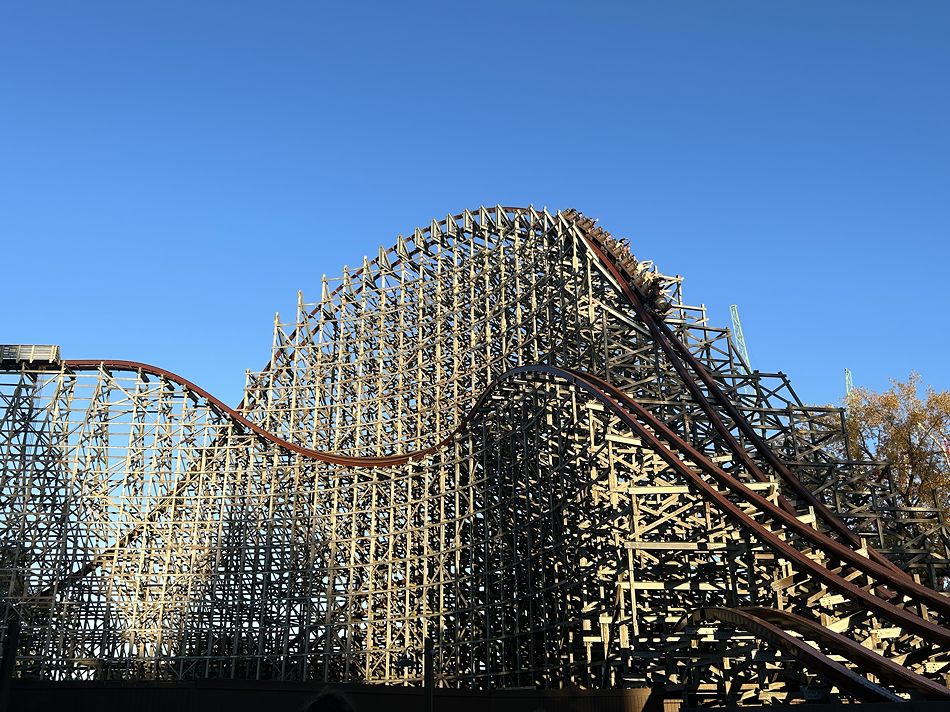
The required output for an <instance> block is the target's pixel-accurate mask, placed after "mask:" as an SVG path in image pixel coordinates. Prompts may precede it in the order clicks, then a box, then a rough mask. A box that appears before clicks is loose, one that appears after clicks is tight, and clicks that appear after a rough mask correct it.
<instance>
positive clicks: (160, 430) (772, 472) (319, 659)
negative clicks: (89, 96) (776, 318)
mask: <svg viewBox="0 0 950 712" xmlns="http://www.w3.org/2000/svg"><path fill="white" fill-rule="evenodd" d="M4 363H5V365H4V366H3V368H5V370H4V371H3V372H2V373H0V399H2V400H0V476H2V479H0V497H2V503H0V535H2V541H0V546H2V549H0V557H2V558H0V586H2V590H3V593H4V594H5V600H6V604H5V609H4V610H5V620H8V621H9V620H13V619H14V618H15V619H16V620H17V621H19V627H20V629H21V634H20V644H19V650H18V660H17V674H19V675H21V676H26V677H40V678H46V679H51V680H69V679H144V678H159V679H194V678H235V677H239V678H257V679H261V678H263V679H282V680H326V681H366V682H378V683H390V684H416V683H418V682H420V680H421V675H422V673H421V670H420V667H419V665H418V664H417V663H418V661H419V657H420V651H421V650H422V648H423V640H424V639H425V638H427V637H428V638H431V639H432V640H433V641H434V656H435V658H434V665H433V667H434V672H435V677H436V680H437V681H438V684H440V685H444V686H457V687H472V688H488V687H518V686H526V685H529V686H556V687H560V686H579V687H586V688H597V687H612V686H635V685H644V684H647V685H655V686H656V685H659V686H667V687H669V686H679V687H681V688H682V689H683V690H685V691H686V693H687V694H689V695H691V699H692V700H693V701H694V702H695V703H700V704H716V703H734V702H744V703H750V702H763V701H769V700H786V699H787V700H794V699H805V698H809V697H815V696H816V695H817V696H822V695H830V696H836V697H838V698H840V699H846V700H862V699H872V700H873V699H898V698H907V697H943V696H947V695H950V691H948V690H947V689H946V688H945V687H943V685H944V684H946V682H947V673H948V672H950V667H948V664H950V659H948V656H947V650H948V646H950V632H948V631H947V629H946V628H944V627H943V626H944V624H945V623H946V622H947V618H948V617H950V600H948V599H946V598H945V597H944V596H943V595H942V594H939V593H937V592H935V591H934V590H932V589H931V588H928V587H926V586H924V585H921V583H920V581H921V579H923V581H924V582H925V583H928V584H931V585H934V584H938V583H939V582H940V581H942V577H943V576H944V575H945V574H946V566H947V563H948V559H950V555H948V551H947V546H946V542H947V541H948V537H947V531H946V530H945V528H944V526H943V522H942V521H941V520H940V518H939V516H938V514H937V512H936V511H933V510H922V509H921V510H906V509H902V508H901V507H899V506H898V505H897V503H896V502H897V500H896V497H895V494H894V489H893V487H892V485H891V482H890V481H889V479H888V474H887V470H886V468H885V467H883V466H882V465H881V464H879V463H869V462H859V461H855V460H852V459H851V458H850V456H849V452H848V445H847V443H846V441H845V439H844V435H843V432H844V429H843V427H842V424H843V423H842V417H843V415H842V413H841V412H840V411H838V410H836V409H830V408H814V407H809V406H805V405H804V404H802V403H801V401H800V400H799V399H798V398H797V397H796V395H795V394H794V391H793V390H792V388H791V386H790V384H789V383H788V380H787V379H786V378H785V376H784V375H783V374H765V373H759V372H749V370H748V369H747V368H746V367H745V365H744V364H743V362H742V360H741V359H740V358H739V357H738V355H737V353H736V350H735V348H734V346H733V344H732V342H731V340H730V336H729V332H728V331H727V330H726V329H720V328H715V327H712V326H710V325H709V324H708V323H707V321H706V315H705V310H704V308H703V307H696V306H690V305H688V304H686V303H685V302H684V300H683V295H682V291H681V280H680V278H678V277H667V276H664V275H662V274H660V273H658V272H657V271H656V270H655V269H654V268H653V267H652V265H651V264H650V263H648V262H640V261H638V260H636V259H635V258H634V257H633V255H632V254H630V252H629V249H628V247H627V246H626V244H625V243H624V242H623V241H617V240H614V239H613V238H612V237H611V236H610V235H608V234H607V233H606V232H604V231H603V230H601V229H600V228H598V227H596V226H595V224H594V222H593V221H592V220H590V219H588V218H586V217H584V216H583V215H581V214H579V213H577V212H575V211H572V210H568V211H563V212H560V213H557V214H553V215H552V214H550V213H548V212H547V211H536V210H534V209H531V208H527V209H521V208H502V207H500V206H499V207H496V208H482V209H480V210H478V211H476V212H465V213H462V214H461V215H457V216H450V217H448V218H446V219H445V220H444V221H442V222H435V221H433V223H432V224H431V225H430V226H429V228H427V229H424V230H422V229H419V230H416V231H415V232H414V233H413V235H412V236H410V237H407V238H403V237H400V238H398V240H397V242H396V245H395V246H394V247H393V248H391V249H389V250H382V249H381V250H380V251H379V254H378V256H377V257H376V258H375V259H374V260H368V259H364V262H363V265H362V266H361V267H360V268H358V269H354V270H348V269H346V268H344V271H343V276H342V278H340V279H336V280H327V279H324V280H323V285H322V295H321V298H320V300H319V301H318V302H316V303H307V302H305V301H304V300H303V298H302V297H301V298H300V300H299V307H298V310H297V314H296V317H295V319H294V320H293V321H292V322H291V323H289V324H285V323H281V322H280V321H279V320H278V321H277V323H276V325H275V329H274V337H273V354H272V358H271V362H270V363H269V364H268V365H267V367H266V368H264V369H263V370H262V371H260V372H256V373H249V374H248V376H247V383H246V389H245V398H244V401H243V402H242V404H241V405H240V406H239V407H238V408H236V409H232V408H230V407H228V406H226V405H225V404H223V403H221V402H220V401H217V400H216V399H215V398H214V397H213V396H211V395H210V394H208V393H206V392H205V391H203V390H202V389H201V388H199V387H198V386H196V385H195V384H192V383H190V382H188V381H186V380H185V379H183V378H181V377H179V376H176V375H175V374H171V373H169V372H167V371H164V370H162V369H160V368H156V367H152V366H147V365H145V364H139V363H132V362H119V361H68V360H67V361H60V360H53V361H51V362H49V363H43V364H41V363H38V362H36V361H31V360H20V361H16V360H8V361H5V362H4ZM908 572H909V573H908Z"/></svg>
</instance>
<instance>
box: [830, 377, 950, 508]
mask: <svg viewBox="0 0 950 712" xmlns="http://www.w3.org/2000/svg"><path fill="white" fill-rule="evenodd" d="M891 384H892V385H891V387H890V388H889V389H888V390H886V391H884V392H883V393H874V392H873V391H870V390H868V389H865V388H855V389H854V390H852V391H851V393H850V394H849V396H848V398H847V403H846V405H847V408H848V415H847V425H848V437H849V440H850V442H851V443H852V445H853V446H855V447H856V448H858V449H859V450H861V451H863V454H864V455H866V456H867V457H868V458H870V459H873V460H882V461H885V462H888V463H889V464H890V465H891V469H892V471H893V473H894V479H895V483H896V485H897V487H898V491H899V492H898V494H899V496H900V497H901V499H902V500H903V501H902V502H901V504H902V505H904V506H909V507H917V506H934V505H936V506H937V507H939V508H940V509H942V510H943V512H944V514H945V515H950V391H936V390H934V389H933V388H932V387H928V388H927V389H926V390H925V392H924V394H923V396H922V395H921V387H920V376H919V375H918V374H917V373H911V374H910V376H909V377H908V378H907V380H906V381H897V380H892V381H891Z"/></svg>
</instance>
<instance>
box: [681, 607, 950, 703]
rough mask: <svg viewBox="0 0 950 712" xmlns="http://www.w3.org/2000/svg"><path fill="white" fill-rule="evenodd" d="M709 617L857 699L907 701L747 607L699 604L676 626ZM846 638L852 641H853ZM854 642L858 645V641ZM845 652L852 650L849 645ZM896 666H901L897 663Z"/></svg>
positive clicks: (944, 696) (940, 695)
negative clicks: (786, 656) (778, 650)
mask: <svg viewBox="0 0 950 712" xmlns="http://www.w3.org/2000/svg"><path fill="white" fill-rule="evenodd" d="M711 621H717V622H720V623H726V624H728V625H731V626H735V627H736V628H742V629H744V630H746V631H748V632H749V633H752V634H754V635H755V637H756V639H757V640H762V641H765V642H767V643H771V644H773V645H775V646H776V647H778V648H781V649H782V650H784V651H786V652H788V653H791V654H792V656H793V657H794V658H795V659H796V660H798V662H800V663H801V664H802V665H804V666H805V667H806V668H808V669H810V670H812V671H813V672H816V673H820V674H821V675H822V676H823V677H824V678H825V679H827V680H829V681H831V682H834V683H836V684H837V685H838V686H839V687H840V688H841V689H842V690H846V691H847V692H850V693H851V694H853V695H854V696H855V697H857V698H858V699H860V700H863V701H865V702H905V701H906V700H904V699H903V698H901V697H898V696H897V695H895V694H894V693H893V692H890V691H889V690H885V689H884V688H883V687H881V686H880V685H875V684H874V683H873V682H871V681H870V680H868V679H867V678H865V677H862V676H861V675H859V674H858V673H856V672H854V671H853V670H849V669H848V668H846V667H845V666H844V665H842V664H841V663H839V662H836V661H834V660H832V659H831V658H829V657H828V656H827V655H825V654H824V653H822V652H821V651H820V650H816V649H815V648H813V647H812V646H810V645H809V644H808V643H806V642H805V641H804V640H802V639H801V638H796V637H795V636H793V635H790V634H788V633H786V632H785V631H784V630H782V629H781V628H779V627H778V626H777V625H773V624H772V623H770V622H769V621H767V620H765V618H764V617H762V616H759V615H757V614H755V613H753V612H752V611H750V610H749V609H742V608H700V609H698V610H695V611H693V612H692V613H690V614H688V615H687V616H685V617H684V618H683V619H682V620H681V621H680V622H679V623H677V625H676V630H677V631H681V630H683V629H684V628H685V627H686V626H687V625H689V624H691V623H692V624H698V623H704V622H711ZM841 637H844V636H841ZM846 640H847V639H846ZM849 642H851V643H854V641H849ZM854 644H855V645H857V643H854ZM858 647H860V646H858ZM842 649H843V646H840V647H839V651H841V650H842ZM848 652H853V651H851V650H850V649H848ZM872 655H873V653H872ZM882 659H883V658H882ZM895 664H896V663H895ZM898 667H900V666H899V665H898ZM922 679H926V678H922ZM915 682H916V681H915ZM928 682H929V680H928ZM933 684H935V683H933ZM937 687H939V686H937ZM915 689H918V687H916V686H915ZM943 693H945V694H943ZM943 693H938V692H931V693H930V694H929V696H930V697H935V698H937V699H947V698H948V697H950V690H947V689H946V688H944V689H943Z"/></svg>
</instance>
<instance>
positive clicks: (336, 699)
mask: <svg viewBox="0 0 950 712" xmlns="http://www.w3.org/2000/svg"><path fill="white" fill-rule="evenodd" d="M433 702H434V705H433V712H522V710H523V711H524V712H647V711H648V710H650V711H653V712H662V710H663V695H662V692H658V693H651V691H650V690H647V689H633V690H602V691H601V690H598V691H591V692H582V691H576V690H498V691H493V692H473V691H466V690H436V691H435V698H434V700H433ZM10 703H11V704H10V709H11V710H12V711H14V712H55V711H56V710H68V711H69V712H112V711H113V710H115V711H116V712H118V711H119V710H122V711H123V712H124V711H126V710H128V711H130V712H244V711H245V710H246V711H247V712H250V711H251V710H253V711H254V712H311V711H312V712H369V711H371V710H383V712H423V711H424V710H426V699H425V695H424V692H423V690H422V689H421V688H406V687H385V686H382V685H367V686H362V685H359V686H357V685H338V686H332V687H328V688H322V687H320V686H307V685H301V684H299V683H298V684H294V683H270V682H255V683H242V682H229V681H223V682H218V681H201V682H194V683H168V684H159V683H142V682H135V683H121V682H103V683H76V682H72V683H49V682H31V681H26V680H16V681H14V683H13V688H12V691H11V696H10ZM667 704H668V706H667V709H668V710H670V709H679V707H680V701H679V700H670V701H668V703H667Z"/></svg>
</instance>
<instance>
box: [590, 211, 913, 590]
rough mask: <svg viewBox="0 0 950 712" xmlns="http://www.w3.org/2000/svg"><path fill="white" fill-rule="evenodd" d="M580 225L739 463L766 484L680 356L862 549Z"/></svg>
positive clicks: (786, 476)
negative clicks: (784, 462)
mask: <svg viewBox="0 0 950 712" xmlns="http://www.w3.org/2000/svg"><path fill="white" fill-rule="evenodd" d="M578 215H579V214H578ZM578 222H583V220H579V221H577V222H575V225H577V226H578V229H579V230H581V231H582V235H583V239H584V242H585V243H586V244H587V246H588V247H589V248H590V250H591V251H592V252H593V253H594V254H595V255H596V256H597V257H598V258H599V259H600V261H601V262H602V263H603V265H604V266H605V267H606V269H607V270H608V271H609V272H610V274H611V276H612V277H613V278H614V279H615V280H616V282H617V284H618V285H619V286H620V289H621V292H622V293H623V295H624V296H625V297H626V298H627V301H628V302H629V303H630V305H631V306H632V307H633V308H634V311H636V313H637V316H638V317H639V318H640V320H641V321H643V323H644V324H645V325H646V327H647V329H648V330H649V331H650V334H651V335H652V336H653V338H654V340H655V341H656V342H657V343H658V344H659V345H660V347H661V348H662V349H663V351H664V352H665V353H666V356H667V358H668V359H669V361H670V363H671V364H672V366H673V368H674V369H675V370H676V372H677V373H678V374H679V376H680V378H681V379H682V380H683V382H684V384H685V385H686V387H687V389H688V390H689V392H690V394H691V395H692V397H693V399H694V400H695V401H696V403H697V405H699V407H700V408H701V409H702V411H703V412H704V413H705V414H706V416H707V417H708V418H709V420H710V422H711V423H712V424H713V427H714V428H715V429H716V431H717V432H718V433H719V435H720V436H721V437H722V438H723V440H724V441H725V443H726V445H727V446H728V447H729V449H730V450H731V451H732V452H733V454H734V455H735V456H736V457H738V458H739V460H740V462H741V463H742V465H743V466H744V467H745V468H746V469H747V470H748V471H749V472H751V473H752V475H753V476H754V477H756V478H757V479H759V480H761V481H765V480H766V479H767V478H768V476H767V475H766V474H765V473H764V472H762V470H761V468H760V467H759V466H758V465H757V464H756V463H755V461H754V460H753V459H752V458H751V457H750V456H749V453H748V452H746V450H745V448H743V447H742V446H741V445H740V444H739V443H738V442H737V441H736V439H735V437H734V436H733V435H732V433H731V432H729V428H728V427H726V425H725V423H723V422H722V419H721V418H720V417H719V414H718V413H717V412H716V410H715V409H714V408H713V407H712V404H710V402H709V400H708V399H707V398H706V396H705V395H704V394H703V393H702V391H701V390H700V389H699V387H698V386H697V385H696V382H695V381H694V380H693V378H692V377H691V376H690V374H689V373H688V371H687V370H686V368H685V366H684V364H683V363H682V362H681V361H680V357H682V359H683V361H685V363H687V364H689V366H690V367H691V368H692V369H693V371H694V372H695V373H696V375H697V376H698V377H699V378H700V380H701V381H702V382H703V384H704V385H705V386H706V388H707V390H708V391H709V392H710V393H711V394H712V395H713V397H714V398H715V399H716V401H717V402H718V403H719V404H720V405H721V406H722V408H723V409H724V410H725V411H726V413H728V414H729V417H730V418H731V419H732V420H733V421H734V422H735V424H736V426H737V427H738V428H739V429H740V430H741V431H742V433H743V435H745V436H746V437H747V438H749V440H750V441H751V442H752V444H753V445H754V446H755V448H756V450H757V451H758V452H759V453H760V454H761V455H762V456H763V457H764V458H765V459H766V460H767V461H768V463H769V464H770V465H771V466H772V467H773V468H775V471H776V472H777V473H778V474H779V476H780V477H781V478H782V479H783V481H785V482H787V483H788V485H789V486H790V487H791V488H792V489H793V490H794V491H795V493H796V494H798V495H799V496H800V497H801V498H802V499H804V500H805V501H806V502H807V503H808V504H809V505H810V506H811V507H813V508H814V510H815V512H816V513H817V514H818V515H819V516H820V517H821V518H822V519H823V520H824V521H825V522H826V523H827V524H828V526H829V527H831V528H832V529H833V530H834V531H836V532H837V533H838V534H839V535H840V536H842V537H844V539H845V540H846V541H847V542H848V543H850V544H851V545H852V546H855V547H861V546H862V542H861V540H860V538H859V537H858V536H856V535H855V534H854V532H852V531H851V530H850V529H849V528H848V526H847V525H846V524H845V523H844V522H843V521H841V519H839V518H838V517H837V516H835V514H834V513H833V512H832V511H831V510H830V509H828V508H827V507H826V506H825V504H824V503H823V502H822V501H821V500H819V499H818V497H817V496H815V494H814V493H813V492H812V491H811V490H809V489H808V488H807V487H806V486H805V485H804V484H803V483H802V482H801V480H799V479H798V478H797V477H796V476H795V475H794V474H792V472H791V470H789V469H788V468H787V467H786V466H785V465H784V464H783V463H782V462H781V461H780V460H779V459H778V457H777V456H776V455H775V453H774V452H773V451H772V449H771V448H770V447H769V446H768V445H767V444H766V443H765V442H763V441H762V439H761V438H760V437H759V436H758V434H757V433H756V432H755V429H754V428H753V427H752V425H750V424H749V422H748V421H747V420H746V419H745V418H744V417H743V416H742V414H741V413H739V411H738V409H737V408H736V407H735V405H734V404H733V403H732V401H730V400H729V398H728V397H727V396H726V395H725V394H724V393H723V392H722V390H721V389H720V388H719V386H718V384H716V382H715V380H714V379H713V378H712V376H711V375H710V374H709V372H708V371H707V370H706V368H705V367H704V366H703V365H702V364H701V363H699V360H698V359H697V358H696V357H695V356H693V354H692V353H690V351H689V349H688V348H687V347H686V345H685V344H684V343H683V342H682V341H680V339H678V338H677V337H676V335H675V334H674V333H673V331H672V330H671V329H670V327H669V325H668V324H666V323H665V322H663V320H662V319H660V318H658V317H657V315H656V314H655V313H654V312H653V310H651V309H649V308H647V307H646V306H645V305H644V303H643V300H642V299H641V296H640V294H639V293H638V290H637V289H636V287H635V286H634V285H633V280H632V277H631V276H630V275H629V274H627V273H626V270H625V269H624V268H623V267H622V266H620V265H619V264H617V263H616V261H615V260H614V259H612V257H611V256H610V255H609V252H608V251H607V250H605V249H604V248H602V247H601V245H600V244H599V242H598V241H597V239H596V238H594V237H592V236H591V235H590V231H589V229H587V230H585V229H584V226H582V225H578ZM782 506H783V507H785V508H786V509H789V510H790V511H794V506H793V505H792V504H791V502H789V501H788V500H787V499H785V498H784V497H783V498H782ZM866 548H867V551H868V556H870V557H871V558H872V559H874V560H875V561H876V562H877V563H879V564H881V565H882V566H886V567H888V568H889V569H891V570H892V571H893V572H894V573H895V574H896V575H898V576H901V577H905V578H908V579H909V578H910V576H909V575H908V574H907V573H906V572H905V571H903V570H902V569H901V568H899V567H898V566H897V565H896V564H895V563H894V562H892V561H891V560H890V559H888V558H887V557H886V556H884V555H883V554H881V553H880V552H878V551H877V550H876V549H874V548H872V547H871V546H867V547H866Z"/></svg>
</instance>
